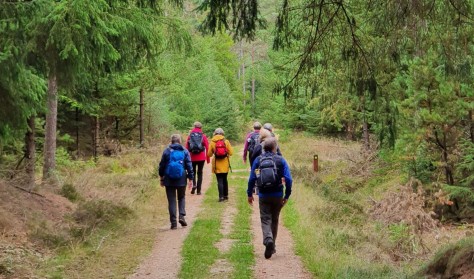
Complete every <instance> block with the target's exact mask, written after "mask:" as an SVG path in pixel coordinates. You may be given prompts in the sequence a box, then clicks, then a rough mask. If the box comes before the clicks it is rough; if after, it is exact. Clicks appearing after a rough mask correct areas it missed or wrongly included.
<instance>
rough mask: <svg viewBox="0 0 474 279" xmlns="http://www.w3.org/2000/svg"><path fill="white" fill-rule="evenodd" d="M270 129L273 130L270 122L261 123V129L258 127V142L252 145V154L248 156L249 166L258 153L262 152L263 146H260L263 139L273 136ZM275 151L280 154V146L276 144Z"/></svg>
mask: <svg viewBox="0 0 474 279" xmlns="http://www.w3.org/2000/svg"><path fill="white" fill-rule="evenodd" d="M272 130H273V127H272V124H270V123H265V124H263V129H260V133H259V138H258V140H259V142H260V144H257V145H256V146H255V147H254V149H253V152H252V154H251V155H250V157H249V161H250V166H252V165H253V161H254V160H255V159H256V158H257V157H258V156H260V155H261V154H262V152H263V148H262V143H263V141H264V140H265V139H266V138H269V137H275V134H274V133H273V132H272ZM276 153H277V154H278V155H280V156H281V151H280V147H278V145H277V149H276Z"/></svg>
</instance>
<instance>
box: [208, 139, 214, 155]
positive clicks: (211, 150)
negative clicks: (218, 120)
mask: <svg viewBox="0 0 474 279" xmlns="http://www.w3.org/2000/svg"><path fill="white" fill-rule="evenodd" d="M213 148H214V145H213V144H212V142H211V143H209V149H208V150H207V157H209V158H211V157H212V155H214V150H213Z"/></svg>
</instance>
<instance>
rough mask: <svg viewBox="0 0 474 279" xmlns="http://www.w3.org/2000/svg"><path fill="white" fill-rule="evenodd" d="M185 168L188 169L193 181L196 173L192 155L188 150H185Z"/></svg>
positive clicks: (188, 175) (189, 177) (189, 176)
mask: <svg viewBox="0 0 474 279" xmlns="http://www.w3.org/2000/svg"><path fill="white" fill-rule="evenodd" d="M184 166H185V168H186V172H187V173H188V174H187V177H188V179H190V180H193V178H194V172H193V164H192V163H191V155H189V152H188V150H186V149H185V150H184Z"/></svg>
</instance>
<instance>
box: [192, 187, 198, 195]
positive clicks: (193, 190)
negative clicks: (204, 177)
mask: <svg viewBox="0 0 474 279" xmlns="http://www.w3.org/2000/svg"><path fill="white" fill-rule="evenodd" d="M195 192H196V188H194V187H193V189H192V190H191V195H194V193H195ZM198 195H199V194H198Z"/></svg>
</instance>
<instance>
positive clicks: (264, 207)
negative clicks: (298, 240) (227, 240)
mask: <svg viewBox="0 0 474 279" xmlns="http://www.w3.org/2000/svg"><path fill="white" fill-rule="evenodd" d="M263 149H264V151H265V152H264V153H263V154H262V155H260V156H259V157H257V158H256V159H255V161H254V162H253V165H252V170H251V172H250V177H249V181H248V187H247V197H248V203H249V204H250V205H253V202H254V198H253V195H252V193H253V188H254V187H255V185H257V186H256V187H259V193H258V198H259V199H258V203H259V208H260V221H261V224H262V233H263V245H265V254H264V256H265V258H266V259H269V258H271V256H272V254H274V253H276V249H275V241H276V238H277V234H278V220H279V217H280V211H281V209H282V207H283V206H284V205H285V204H286V203H287V202H288V199H289V198H290V195H291V186H292V184H293V179H292V178H291V172H290V168H289V166H288V163H287V162H286V160H285V159H284V158H283V157H282V156H280V155H278V154H277V153H276V150H277V141H276V139H275V138H274V137H269V138H267V139H265V141H263ZM269 166H270V167H269ZM272 166H273V167H272Z"/></svg>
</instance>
